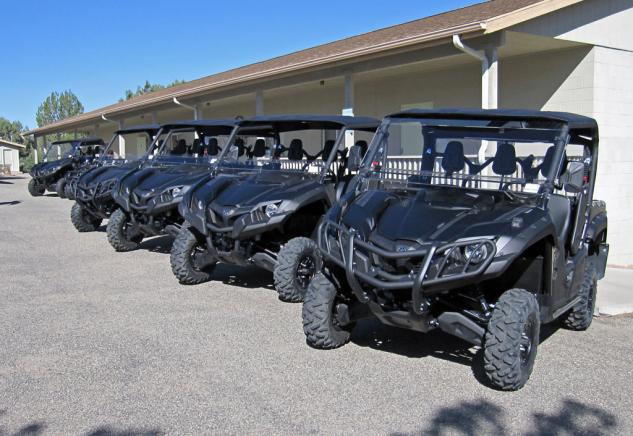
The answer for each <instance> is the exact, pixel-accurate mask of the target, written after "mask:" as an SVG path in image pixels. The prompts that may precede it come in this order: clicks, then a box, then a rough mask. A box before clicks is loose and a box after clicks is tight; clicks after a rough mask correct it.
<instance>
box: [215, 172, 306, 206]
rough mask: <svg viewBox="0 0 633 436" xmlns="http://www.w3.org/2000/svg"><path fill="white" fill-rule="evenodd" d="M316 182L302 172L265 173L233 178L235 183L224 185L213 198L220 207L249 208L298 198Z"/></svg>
mask: <svg viewBox="0 0 633 436" xmlns="http://www.w3.org/2000/svg"><path fill="white" fill-rule="evenodd" d="M315 184H318V182H317V181H316V179H314V178H306V177H305V176H304V175H302V174H283V173H279V172H275V173H274V174H273V173H271V174H265V173H264V174H258V175H256V176H252V177H248V178H247V179H233V183H230V184H227V185H226V186H224V187H223V189H221V190H220V191H219V192H218V193H217V195H216V196H215V198H212V199H211V200H212V202H213V205H214V206H218V207H224V206H229V207H238V208H248V207H254V206H256V205H258V204H261V203H266V202H273V201H282V200H286V199H291V198H296V197H297V196H298V195H300V194H302V193H303V192H306V191H307V190H310V189H311V188H312V187H313V186H314V185H315Z"/></svg>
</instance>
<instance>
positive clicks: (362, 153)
mask: <svg viewBox="0 0 633 436" xmlns="http://www.w3.org/2000/svg"><path fill="white" fill-rule="evenodd" d="M354 145H356V146H358V147H359V148H360V157H363V156H365V155H366V154H367V149H368V148H369V145H367V141H363V140H360V141H356V143H355V144H354Z"/></svg>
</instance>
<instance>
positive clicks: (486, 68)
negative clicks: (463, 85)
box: [453, 34, 491, 164]
mask: <svg viewBox="0 0 633 436" xmlns="http://www.w3.org/2000/svg"><path fill="white" fill-rule="evenodd" d="M453 45H454V46H455V48H457V49H458V50H460V51H462V52H464V53H466V54H467V55H469V56H472V57H474V58H475V59H479V61H480V62H481V108H482V109H491V108H490V81H489V80H488V75H489V74H490V62H489V61H488V56H486V52H485V51H484V50H475V49H474V48H472V47H468V46H467V45H464V43H463V42H462V39H461V37H460V36H459V35H458V34H455V35H453ZM487 148H488V141H481V146H480V147H479V151H478V153H477V159H478V160H479V163H480V164H482V163H484V162H485V160H486V150H487Z"/></svg>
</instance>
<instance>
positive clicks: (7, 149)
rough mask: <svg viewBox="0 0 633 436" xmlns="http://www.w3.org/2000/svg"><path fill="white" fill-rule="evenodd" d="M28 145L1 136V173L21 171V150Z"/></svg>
mask: <svg viewBox="0 0 633 436" xmlns="http://www.w3.org/2000/svg"><path fill="white" fill-rule="evenodd" d="M25 149H26V145H24V144H18V143H16V142H12V141H8V140H6V139H2V138H0V174H15V173H17V172H19V171H20V150H25Z"/></svg>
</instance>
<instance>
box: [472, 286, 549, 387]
mask: <svg viewBox="0 0 633 436" xmlns="http://www.w3.org/2000/svg"><path fill="white" fill-rule="evenodd" d="M540 327H541V323H540V314H539V306H538V302H537V300H536V296H534V295H533V294H531V293H529V292H528V291H525V290H523V289H510V290H509V291H506V292H504V293H503V294H502V295H501V298H499V300H498V301H497V304H496V306H495V308H494V310H493V312H492V317H491V318H490V321H489V322H488V329H487V331H486V335H485V340H484V370H485V372H486V375H487V376H488V379H489V380H490V382H491V383H492V384H493V385H494V386H495V387H496V388H498V389H501V390H504V391H514V390H517V389H520V388H522V387H523V386H524V385H525V383H526V382H527V381H528V379H529V378H530V375H531V374H532V368H533V367H534V360H535V358H536V352H537V348H538V344H539V334H540Z"/></svg>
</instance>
